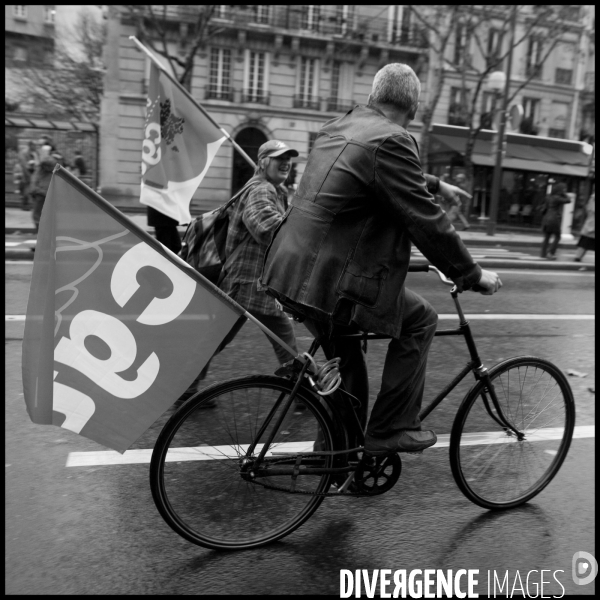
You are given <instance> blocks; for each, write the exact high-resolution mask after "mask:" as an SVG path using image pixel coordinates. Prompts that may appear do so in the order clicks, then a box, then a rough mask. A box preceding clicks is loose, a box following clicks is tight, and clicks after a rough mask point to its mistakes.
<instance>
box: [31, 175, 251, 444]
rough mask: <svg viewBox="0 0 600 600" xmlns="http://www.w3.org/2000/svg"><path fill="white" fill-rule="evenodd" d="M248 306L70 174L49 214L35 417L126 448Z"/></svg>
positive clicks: (41, 269)
mask: <svg viewBox="0 0 600 600" xmlns="http://www.w3.org/2000/svg"><path fill="white" fill-rule="evenodd" d="M245 315H247V313H246V312H245V311H244V309H243V308H242V307H241V306H239V305H238V304H236V303H235V302H234V301H233V300H231V298H229V297H228V296H227V295H226V294H224V293H223V292H221V291H220V290H219V289H218V288H217V287H215V286H213V285H212V284H211V283H209V282H208V281H207V280H206V279H204V278H203V277H202V276H201V275H199V274H198V273H197V272H196V271H195V270H194V269H193V268H191V267H190V266H189V265H187V264H186V263H184V262H183V261H182V260H181V259H180V258H179V257H178V256H176V255H175V254H173V253H172V252H171V251H169V250H168V249H167V248H165V247H164V246H163V245H162V244H160V243H159V242H157V241H156V240H155V239H154V238H153V237H152V236H150V235H148V234H147V233H146V232H145V231H143V230H142V229H140V228H139V227H138V226H137V225H136V224H135V223H133V222H132V221H130V220H129V219H128V218H127V217H125V215H123V214H122V213H121V212H120V211H118V210H117V209H116V208H114V207H113V206H112V205H111V204H109V203H108V202H106V201H105V200H104V199H103V198H102V197H101V196H99V195H98V194H96V193H95V192H94V191H92V190H91V189H90V188H88V187H87V186H86V185H85V184H83V183H82V182H81V181H79V180H78V179H77V178H76V177H74V176H73V175H71V174H70V173H69V172H68V171H67V170H65V169H63V168H61V167H57V168H56V169H55V171H54V175H53V177H52V181H51V183H50V188H49V190H48V195H47V197H46V201H45V204H44V209H43V212H42V217H41V221H40V230H39V234H38V240H37V245H36V251H35V259H34V264H33V273H32V278H31V287H30V292H29V300H28V304H27V315H26V320H25V333H24V337H23V359H22V360H23V362H22V372H23V391H24V396H25V404H26V407H27V411H28V413H29V416H30V418H31V420H32V421H33V422H34V423H39V424H54V425H57V426H59V427H62V428H64V429H69V430H71V431H74V432H75V433H78V434H80V435H82V436H84V437H86V438H89V439H91V440H94V441H96V442H98V443H100V444H103V445H105V446H108V447H109V448H112V449H114V450H117V451H119V452H124V451H125V450H126V449H127V448H128V447H129V446H130V445H131V444H132V443H133V442H134V441H135V440H136V439H137V438H138V437H139V436H141V435H142V434H143V433H144V432H145V431H146V430H147V429H148V428H149V427H150V425H152V423H154V421H156V420H157V419H158V417H159V416H160V415H161V414H163V413H164V412H165V411H166V410H167V408H169V406H171V405H172V404H173V402H175V400H177V398H179V397H180V396H181V394H183V392H184V391H185V390H186V389H187V388H188V386H189V385H190V383H191V382H192V381H193V380H194V378H195V377H196V375H198V373H199V372H200V370H201V369H202V368H203V367H204V365H206V364H207V362H208V361H209V359H210V358H211V357H212V355H213V353H214V352H215V350H216V349H217V347H218V346H219V344H220V343H221V342H222V341H223V339H224V338H225V336H227V334H228V333H230V332H231V331H232V330H233V329H234V328H237V327H240V326H241V325H242V324H243V323H244V322H245V320H246V317H245Z"/></svg>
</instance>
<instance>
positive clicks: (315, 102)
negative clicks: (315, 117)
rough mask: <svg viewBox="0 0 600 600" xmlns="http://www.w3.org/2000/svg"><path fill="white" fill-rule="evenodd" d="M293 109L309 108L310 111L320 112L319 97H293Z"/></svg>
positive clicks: (298, 95) (297, 95)
mask: <svg viewBox="0 0 600 600" xmlns="http://www.w3.org/2000/svg"><path fill="white" fill-rule="evenodd" d="M294 108H310V109H312V110H321V98H320V97H319V96H307V95H306V94H296V95H295V96H294Z"/></svg>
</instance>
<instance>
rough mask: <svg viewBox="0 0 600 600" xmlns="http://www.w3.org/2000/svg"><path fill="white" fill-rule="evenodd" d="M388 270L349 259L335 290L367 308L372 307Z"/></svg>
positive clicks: (380, 266)
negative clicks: (366, 265) (364, 265)
mask: <svg viewBox="0 0 600 600" xmlns="http://www.w3.org/2000/svg"><path fill="white" fill-rule="evenodd" d="M388 272H389V269H388V268H387V267H384V266H382V265H373V266H371V267H368V268H367V267H363V266H361V265H359V264H358V263H357V262H355V261H353V260H349V261H348V262H347V264H346V267H345V269H344V272H343V273H342V275H341V277H340V279H339V281H338V285H337V292H338V293H339V294H340V296H342V297H343V298H348V299H349V300H352V301H353V302H356V303H357V304H361V305H362V306H366V307H367V308H374V307H375V306H376V305H377V301H378V300H379V294H380V292H381V288H382V286H383V282H384V281H385V280H386V279H387V275H388Z"/></svg>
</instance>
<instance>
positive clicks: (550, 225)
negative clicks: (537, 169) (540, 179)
mask: <svg viewBox="0 0 600 600" xmlns="http://www.w3.org/2000/svg"><path fill="white" fill-rule="evenodd" d="M570 201H571V200H570V198H569V196H567V186H566V185H565V184H564V183H556V184H555V185H553V186H552V194H550V195H549V196H546V198H545V200H544V202H543V204H542V205H541V207H540V210H541V211H542V215H543V218H542V231H543V232H544V240H543V241H542V250H541V254H540V256H541V257H542V258H547V259H548V260H556V250H557V248H558V242H560V225H561V222H562V213H563V205H565V204H569V202H570ZM551 236H554V239H553V240H552V243H551V244H550V251H548V244H549V243H550V237H551Z"/></svg>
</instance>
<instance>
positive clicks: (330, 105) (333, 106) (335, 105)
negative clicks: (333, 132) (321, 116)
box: [327, 98, 356, 112]
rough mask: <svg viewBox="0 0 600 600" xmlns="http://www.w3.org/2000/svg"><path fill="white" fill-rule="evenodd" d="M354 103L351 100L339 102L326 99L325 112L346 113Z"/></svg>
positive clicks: (335, 99)
mask: <svg viewBox="0 0 600 600" xmlns="http://www.w3.org/2000/svg"><path fill="white" fill-rule="evenodd" d="M355 104H356V102H354V101H352V100H340V99H339V98H327V110H328V111H329V112H348V111H349V110H350V109H352V108H353V107H354V105H355Z"/></svg>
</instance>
